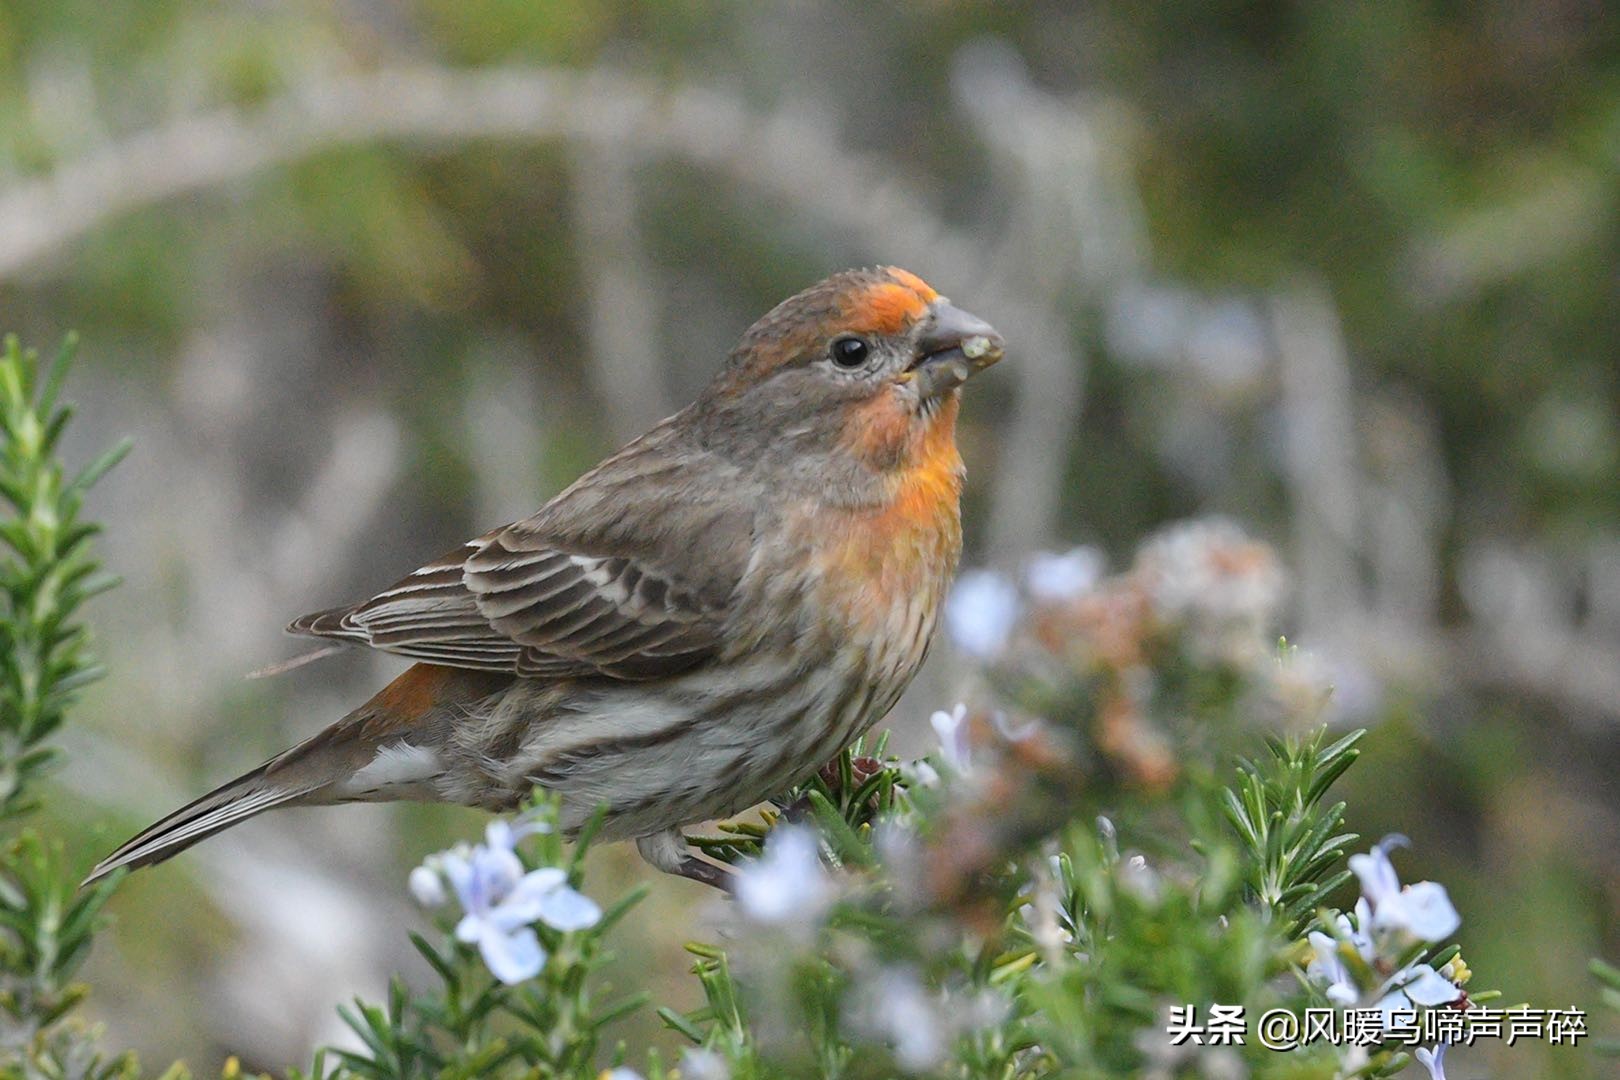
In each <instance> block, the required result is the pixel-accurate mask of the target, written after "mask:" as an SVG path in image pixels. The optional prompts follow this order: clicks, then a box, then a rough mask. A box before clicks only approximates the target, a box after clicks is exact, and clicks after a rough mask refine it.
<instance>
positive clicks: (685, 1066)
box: [681, 1050, 731, 1080]
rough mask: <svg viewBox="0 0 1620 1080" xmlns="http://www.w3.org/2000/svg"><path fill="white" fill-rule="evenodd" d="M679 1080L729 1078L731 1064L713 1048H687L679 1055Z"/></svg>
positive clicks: (718, 1079)
mask: <svg viewBox="0 0 1620 1080" xmlns="http://www.w3.org/2000/svg"><path fill="white" fill-rule="evenodd" d="M681 1080H731V1066H729V1065H727V1064H726V1059H725V1058H723V1057H721V1056H720V1055H719V1054H717V1053H715V1052H714V1051H713V1050H687V1051H686V1052H685V1053H683V1054H682V1055H681Z"/></svg>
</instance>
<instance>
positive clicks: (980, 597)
mask: <svg viewBox="0 0 1620 1080" xmlns="http://www.w3.org/2000/svg"><path fill="white" fill-rule="evenodd" d="M1017 623H1018V589H1017V588H1016V587H1015V586H1014V585H1013V583H1012V582H1011V581H1009V580H1008V579H1007V578H1006V576H1005V575H1003V574H999V573H997V572H996V571H994V570H969V571H967V572H965V573H963V574H961V575H960V576H959V577H958V578H957V579H956V587H955V588H953V589H952V590H951V595H950V596H949V597H948V598H947V599H946V601H945V630H946V633H948V634H949V635H950V638H951V641H952V642H953V643H955V645H956V647H957V648H958V649H961V650H962V651H963V652H965V653H967V654H968V655H969V656H973V657H977V658H978V659H980V660H993V659H995V658H996V657H997V656H999V655H1001V653H1002V651H1003V650H1004V649H1006V647H1007V642H1008V641H1009V640H1010V639H1011V638H1012V632H1013V627H1014V626H1016V625H1017Z"/></svg>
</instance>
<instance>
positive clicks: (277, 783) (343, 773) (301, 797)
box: [85, 664, 509, 885]
mask: <svg viewBox="0 0 1620 1080" xmlns="http://www.w3.org/2000/svg"><path fill="white" fill-rule="evenodd" d="M507 681H509V677H507V676H495V675H490V674H488V673H485V672H479V671H462V670H459V669H454V668H448V667H442V666H439V665H435V664H416V665H414V666H413V667H411V668H410V669H409V670H408V671H406V672H405V673H404V674H402V675H400V676H399V678H397V679H395V680H394V681H393V682H391V683H389V684H388V685H387V686H386V687H384V688H383V689H382V690H381V691H379V692H378V693H377V695H376V696H375V697H373V698H372V699H371V700H370V701H368V702H366V703H365V704H364V705H362V706H360V707H359V708H358V709H356V710H354V711H353V712H351V713H350V714H349V715H347V716H345V717H344V718H343V719H341V720H339V721H338V722H337V723H335V724H333V725H332V726H331V727H329V728H327V729H326V730H325V731H322V732H320V733H318V734H316V735H313V736H311V737H310V738H308V739H305V740H304V741H303V742H301V743H299V744H298V745H297V746H295V747H293V748H292V749H291V750H288V751H287V752H286V753H283V754H280V755H278V756H276V757H273V758H271V759H270V760H269V761H267V762H265V763H264V764H263V765H260V766H259V767H258V768H257V769H254V770H253V771H252V772H249V773H245V774H243V775H242V776H239V777H237V778H236V779H235V780H232V781H231V782H230V783H228V784H226V785H224V786H223V787H218V788H215V789H214V790H213V791H210V792H209V793H208V794H207V795H204V796H203V797H202V798H200V799H198V800H196V801H195V802H193V803H190V804H188V805H186V806H182V807H181V808H180V809H178V810H176V811H175V812H174V813H172V814H170V815H169V816H168V817H166V818H164V819H163V820H162V821H159V822H157V823H156V824H155V825H151V826H149V827H147V828H146V829H144V830H142V831H141V832H140V833H137V834H136V835H135V836H133V837H131V838H130V839H129V840H128V841H126V842H125V843H124V845H123V846H122V847H120V848H119V849H118V850H117V851H115V852H113V853H112V854H111V855H108V856H107V857H106V858H105V859H103V860H101V862H99V863H97V864H96V868H95V869H94V870H91V871H90V876H89V877H88V878H86V879H85V884H86V885H88V884H90V882H92V881H95V880H96V879H97V878H101V877H105V876H106V875H107V874H110V873H112V872H113V871H114V870H116V869H118V868H119V867H120V866H130V867H135V866H149V865H151V864H152V863H155V862H162V861H163V860H164V859H167V858H168V857H169V856H171V855H177V854H179V853H180V852H182V851H184V850H185V849H186V848H188V847H190V846H191V845H192V844H195V843H197V842H198V841H199V840H206V839H207V838H208V837H210V836H213V835H214V834H215V833H217V832H220V831H222V830H224V829H228V828H230V827H231V826H232V825H235V824H236V823H238V822H240V821H245V820H247V819H248V818H250V817H252V816H254V815H255V814H262V813H264V811H266V810H272V809H274V808H276V807H278V806H288V805H305V806H309V805H321V804H327V803H335V802H370V801H385V800H388V799H401V798H422V797H430V796H424V788H423V784H424V783H425V782H426V781H427V780H429V779H431V777H432V776H434V775H435V774H436V773H437V772H438V770H439V765H438V761H437V759H436V757H435V755H434V752H433V750H432V744H433V742H434V740H435V738H437V737H438V736H436V735H435V734H434V729H435V725H440V724H442V723H444V722H445V716H446V715H447V713H446V710H454V709H460V708H464V707H466V706H467V705H468V704H469V703H473V702H477V701H479V700H481V699H483V698H485V697H487V696H489V695H490V694H491V693H494V692H496V691H498V690H499V689H500V688H501V687H502V686H503V685H504V684H505V682H507Z"/></svg>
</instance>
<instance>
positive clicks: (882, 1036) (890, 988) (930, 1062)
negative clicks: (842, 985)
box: [847, 969, 953, 1073]
mask: <svg viewBox="0 0 1620 1080" xmlns="http://www.w3.org/2000/svg"><path fill="white" fill-rule="evenodd" d="M939 1006H940V1001H939V998H938V996H937V995H935V994H931V993H930V992H929V991H928V989H927V988H926V987H925V986H923V984H922V982H921V981H920V980H919V979H918V978H917V976H916V975H915V974H914V973H912V972H911V971H908V970H904V969H886V970H884V971H881V972H879V973H878V974H877V975H876V976H874V977H872V978H871V979H869V980H867V981H866V982H865V983H864V984H862V985H861V986H860V987H859V989H857V990H856V991H855V993H854V1000H853V1001H851V1002H850V1006H849V1008H848V1010H847V1015H848V1016H849V1017H850V1022H851V1024H852V1025H853V1026H854V1027H855V1028H856V1030H857V1031H858V1033H859V1034H861V1035H864V1036H865V1037H867V1038H869V1039H874V1040H879V1041H882V1042H884V1043H887V1044H888V1045H889V1046H890V1047H891V1048H893V1050H894V1062H895V1064H896V1065H898V1066H900V1068H901V1069H902V1070H903V1071H905V1072H908V1073H926V1072H930V1071H932V1070H933V1069H934V1067H935V1066H937V1065H939V1063H940V1062H941V1061H942V1060H943V1059H944V1056H945V1050H946V1046H947V1044H948V1042H949V1040H950V1038H952V1037H953V1036H952V1032H951V1027H952V1025H951V1023H950V1022H948V1021H947V1020H946V1018H944V1017H943V1016H941V1015H940V1008H939Z"/></svg>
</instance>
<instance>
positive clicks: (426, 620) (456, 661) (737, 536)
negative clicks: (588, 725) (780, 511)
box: [288, 424, 754, 679]
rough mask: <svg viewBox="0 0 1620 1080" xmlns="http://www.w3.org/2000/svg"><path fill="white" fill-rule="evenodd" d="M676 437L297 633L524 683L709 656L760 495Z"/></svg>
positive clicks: (658, 438)
mask: <svg viewBox="0 0 1620 1080" xmlns="http://www.w3.org/2000/svg"><path fill="white" fill-rule="evenodd" d="M678 438H679V436H678V434H677V433H676V432H675V431H674V430H672V429H671V428H670V426H669V425H668V424H666V425H664V426H662V427H660V428H655V429H654V431H653V432H652V433H650V434H649V435H647V436H644V437H643V438H642V439H641V440H638V441H637V442H636V443H632V444H631V445H630V446H629V447H626V448H625V449H624V450H623V451H620V453H619V454H617V455H615V456H614V457H612V458H609V459H608V460H607V461H605V462H603V464H602V465H600V466H598V467H597V468H596V469H594V470H592V472H590V473H588V474H586V476H584V477H582V478H581V479H580V480H579V481H578V482H577V483H576V484H574V485H573V487H571V488H569V489H568V490H567V491H565V492H563V493H562V494H561V495H559V496H558V497H557V498H556V499H554V500H552V502H551V503H549V504H547V505H546V506H545V507H544V508H542V509H541V510H540V511H539V512H538V513H536V514H534V515H533V516H531V517H529V518H525V519H524V520H522V521H519V522H515V523H514V524H511V525H508V526H505V527H503V528H500V529H497V530H495V531H493V532H491V533H487V534H485V535H484V536H481V537H479V538H478V539H476V540H470V541H468V542H467V543H466V544H463V545H462V546H461V547H459V548H457V549H456V550H455V551H452V552H449V553H448V554H446V555H445V556H443V557H441V558H439V559H435V560H434V561H432V562H430V563H428V564H426V565H425V566H423V567H421V568H420V569H418V570H416V571H414V572H413V573H411V574H410V575H408V576H406V577H404V578H402V579H401V580H399V581H398V582H396V583H394V584H393V585H391V586H390V587H388V588H387V589H384V590H383V591H382V592H380V593H378V594H376V595H375V596H373V597H371V598H370V599H368V600H365V601H362V602H361V603H358V604H353V605H351V606H349V607H343V608H334V609H331V610H329V611H321V612H316V613H314V614H312V615H306V616H304V617H303V618H301V619H298V620H296V621H295V622H293V623H292V625H291V626H289V627H288V629H289V630H290V631H291V632H293V633H295V634H305V635H310V636H314V637H326V638H336V639H339V640H344V641H352V642H356V643H359V644H363V645H368V646H371V647H372V648H377V649H383V650H385V651H388V652H395V653H399V654H401V655H404V656H410V657H414V658H416V659H421V660H431V661H434V662H436V663H442V664H448V665H451V666H455V667H467V668H477V669H481V670H489V671H502V672H508V673H512V674H516V675H520V676H525V677H563V676H579V675H603V676H609V677H613V678H620V679H651V678H660V677H664V676H667V675H671V674H674V673H677V672H679V671H682V670H685V669H687V668H690V667H692V666H694V665H695V664H698V663H701V662H702V661H703V660H704V659H706V658H708V657H709V656H711V655H713V653H714V651H715V650H716V648H717V647H718V645H719V642H720V630H721V626H722V623H723V620H724V610H725V604H726V601H727V600H728V599H729V597H730V595H731V593H732V592H733V590H734V589H735V588H736V586H737V584H738V582H739V581H740V580H741V577H742V574H743V571H744V569H745V567H746V566H747V563H748V558H749V555H750V552H751V547H752V526H753V520H752V513H751V512H749V511H747V510H746V509H745V508H746V507H748V506H751V505H754V503H753V502H751V501H750V500H749V499H748V498H746V492H745V491H744V490H743V487H744V485H743V484H742V481H741V478H740V476H739V475H738V473H737V471H736V470H735V469H728V468H726V467H723V466H722V465H721V464H719V463H717V462H715V461H713V460H704V459H703V455H702V453H701V452H696V453H695V455H694V452H693V451H692V450H691V448H689V447H688V448H687V450H686V452H685V456H686V458H687V459H691V460H687V461H686V463H685V464H684V465H683V466H682V467H676V466H675V465H674V464H672V461H671V460H670V459H672V458H674V457H677V456H679V455H677V454H676V453H675V451H676V450H678V449H679V447H678V446H676V445H674V444H675V443H676V442H677V440H678ZM740 494H741V495H743V496H744V497H739V495H740ZM649 537H651V538H656V541H657V544H656V546H653V545H651V544H649V542H648V538H649Z"/></svg>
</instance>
